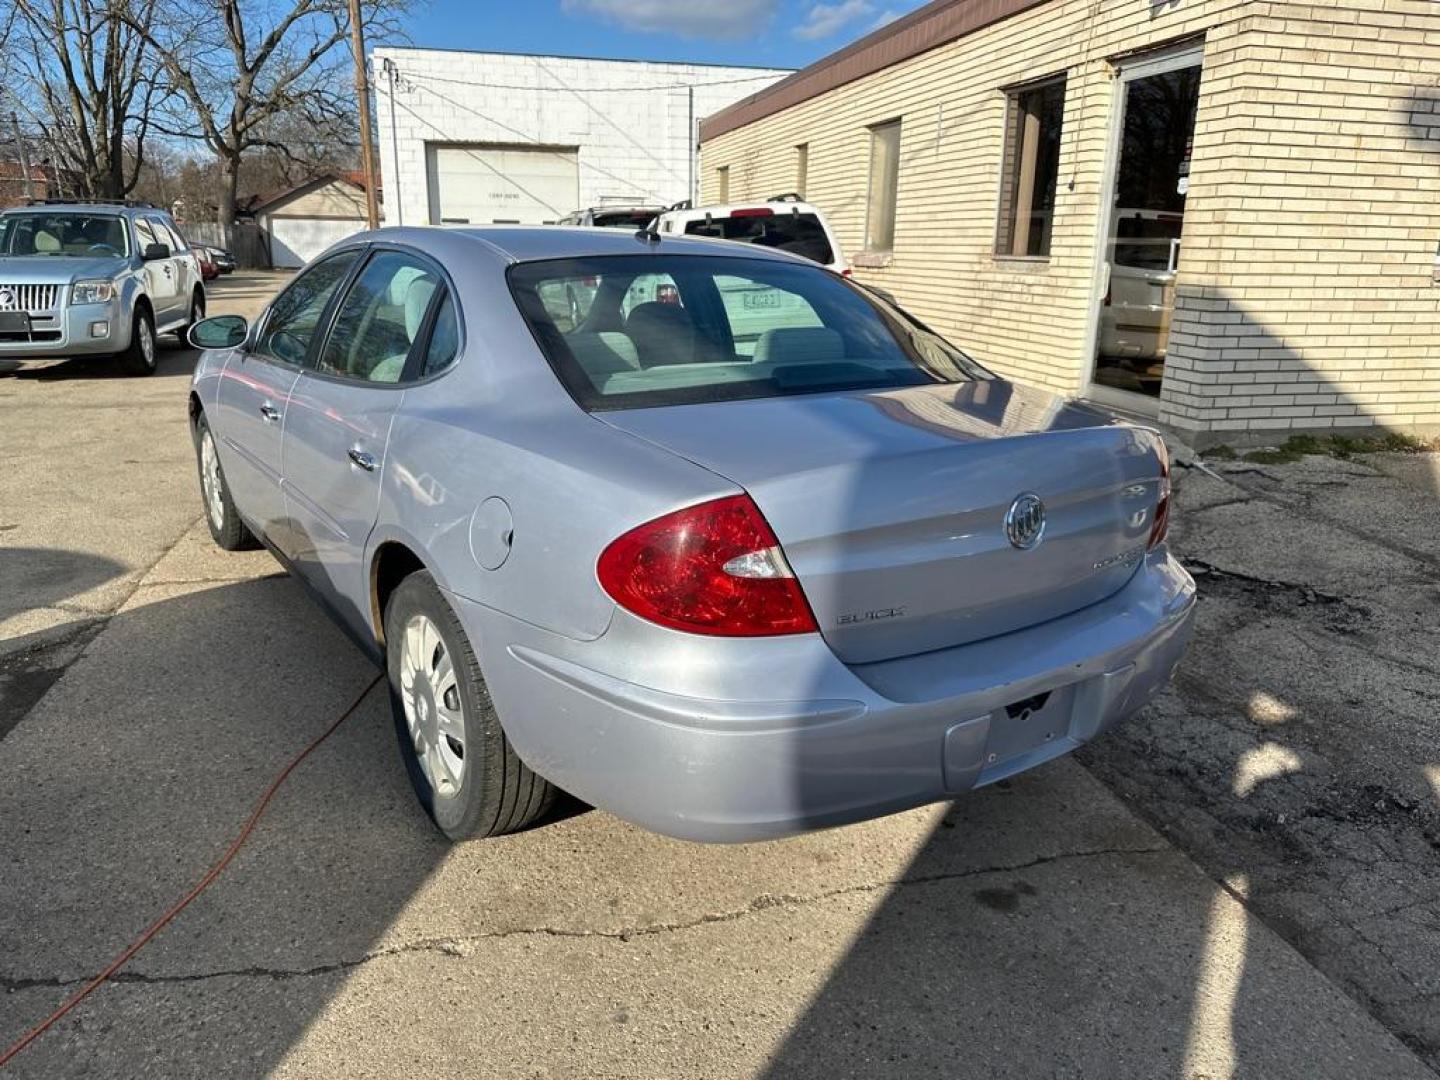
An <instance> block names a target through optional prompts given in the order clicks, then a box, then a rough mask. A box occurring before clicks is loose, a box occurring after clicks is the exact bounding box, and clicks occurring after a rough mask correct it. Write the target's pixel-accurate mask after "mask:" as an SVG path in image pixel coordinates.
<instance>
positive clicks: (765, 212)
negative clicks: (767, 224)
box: [730, 206, 775, 217]
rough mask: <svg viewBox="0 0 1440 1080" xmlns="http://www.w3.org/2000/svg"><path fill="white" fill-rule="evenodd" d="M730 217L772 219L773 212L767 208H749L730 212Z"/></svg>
mask: <svg viewBox="0 0 1440 1080" xmlns="http://www.w3.org/2000/svg"><path fill="white" fill-rule="evenodd" d="M730 216H731V217H774V216H775V211H774V210H771V209H770V208H769V207H768V206H750V207H746V208H745V209H743V210H731V211H730Z"/></svg>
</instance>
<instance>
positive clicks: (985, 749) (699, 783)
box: [452, 551, 1195, 841]
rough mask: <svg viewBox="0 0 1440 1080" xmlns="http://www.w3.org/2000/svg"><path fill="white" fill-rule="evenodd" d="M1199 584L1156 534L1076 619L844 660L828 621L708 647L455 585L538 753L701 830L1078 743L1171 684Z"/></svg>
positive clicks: (654, 812)
mask: <svg viewBox="0 0 1440 1080" xmlns="http://www.w3.org/2000/svg"><path fill="white" fill-rule="evenodd" d="M1194 600H1195V586H1194V582H1193V581H1192V580H1191V579H1190V576H1189V575H1188V574H1187V573H1186V572H1185V571H1184V570H1183V569H1182V568H1181V567H1180V565H1179V564H1178V563H1176V562H1175V561H1174V560H1173V559H1172V558H1170V556H1169V555H1168V553H1166V552H1164V551H1160V552H1154V553H1151V555H1150V556H1148V557H1147V559H1146V562H1145V564H1144V565H1143V566H1142V568H1141V569H1140V570H1139V571H1138V572H1137V573H1136V574H1135V576H1134V577H1133V578H1132V579H1131V581H1130V583H1129V584H1128V585H1127V586H1126V587H1125V588H1124V589H1122V590H1121V591H1120V592H1118V593H1116V594H1115V595H1114V596H1111V597H1110V598H1108V599H1106V600H1104V601H1102V602H1100V603H1098V604H1094V605H1091V606H1090V607H1088V608H1085V609H1083V610H1081V611H1077V612H1074V613H1072V614H1070V615H1067V616H1064V617H1063V618H1059V619H1054V620H1052V621H1050V622H1048V623H1044V624H1041V625H1039V626H1034V627H1029V628H1027V629H1025V630H1021V631H1016V632H1014V633H1011V634H1006V635H1004V636H1001V637H997V638H992V639H989V640H987V641H982V642H976V643H973V644H970V645H965V646H960V647H956V648H953V649H946V650H941V651H938V652H934V653H928V654H923V655H920V656H915V657H907V658H905V659H902V660H896V661H887V662H883V663H876V664H868V665H862V666H854V667H847V666H846V665H844V664H842V663H841V662H840V661H839V660H838V659H836V658H835V656H834V654H833V653H831V652H830V650H829V649H828V648H826V647H825V646H824V643H823V641H821V640H820V639H819V637H818V636H817V635H800V636H797V637H796V638H793V639H787V638H767V639H758V640H750V641H739V642H737V641H735V640H733V639H730V640H714V639H698V638H697V639H693V641H694V642H699V643H700V645H699V647H698V648H694V649H693V650H692V647H691V646H692V640H691V639H689V638H688V636H687V635H675V634H673V633H671V632H668V631H659V630H658V628H655V627H650V626H648V624H643V623H640V622H639V621H638V620H633V619H630V618H629V617H628V616H625V615H624V614H623V613H618V614H617V617H616V621H615V623H614V624H612V626H611V628H610V629H609V630H608V631H607V632H606V633H605V634H604V635H602V636H601V637H600V638H598V639H596V640H595V641H591V642H577V641H571V640H569V639H564V638H558V637H556V636H554V635H549V634H546V633H545V632H543V631H539V630H537V629H536V628H534V627H529V626H527V625H526V624H522V623H519V622H517V621H515V620H511V619H509V618H507V617H505V616H502V615H499V614H498V613H497V612H494V611H493V610H492V609H489V608H485V607H484V606H483V605H480V604H476V603H473V602H471V601H467V600H464V599H461V598H458V597H452V602H454V604H455V606H456V610H457V611H458V612H459V613H460V615H461V619H462V621H463V622H464V623H465V624H466V627H467V630H468V631H469V632H470V634H471V636H472V640H476V641H479V642H480V643H481V648H480V656H481V657H482V663H483V665H484V669H485V674H486V680H487V682H488V683H489V684H490V687H489V688H490V691H491V694H492V696H493V698H494V700H495V703H496V706H497V708H498V710H499V713H500V717H501V719H502V721H503V722H504V724H505V728H506V732H507V734H508V735H509V736H510V739H511V741H512V743H513V745H514V746H515V748H516V750H517V751H518V752H519V753H520V755H521V757H522V758H524V759H525V761H526V762H527V763H528V764H529V765H530V766H531V767H532V768H534V769H535V770H536V771H537V772H539V773H540V774H541V775H543V776H546V777H547V778H549V779H550V780H552V781H554V782H555V783H557V784H559V785H560V786H561V787H563V788H565V789H567V790H569V791H571V792H573V793H574V794H576V795H578V796H580V797H581V798H583V799H585V800H586V801H588V802H590V803H593V804H594V805H596V806H600V807H603V808H605V809H607V810H610V811H613V812H614V813H616V814H618V815H620V816H621V817H624V818H627V819H630V820H632V821H635V822H637V823H639V824H641V825H644V826H646V827H648V828H651V829H654V830H655V831H657V832H662V833H667V834H670V835H673V836H678V837H682V838H686V839H693V840H704V841H743V840H756V839H765V838H770V837H777V836H783V835H786V834H789V833H794V832H798V831H801V830H805V829H811V828H818V827H823V826H831V825H841V824H846V823H849V822H853V821H859V820H863V819H866V818H870V817H876V816H879V815H881V814H886V813H891V812H894V811H898V810H903V809H907V808H910V807H914V806H919V805H922V804H925V803H928V802H934V801H937V800H940V799H944V798H947V797H950V796H953V795H956V794H959V793H962V792H965V791H968V790H970V789H972V788H975V787H979V786H983V785H985V784H989V783H993V782H995V781H997V780H1000V779H1003V778H1005V777H1007V776H1012V775H1014V774H1016V773H1018V772H1022V771H1024V770H1026V769H1030V768H1033V767H1034V766H1036V765H1039V764H1041V763H1042V762H1045V761H1048V760H1050V759H1052V758H1055V757H1059V756H1061V755H1063V754H1066V753H1068V752H1069V751H1071V750H1074V749H1075V748H1076V747H1078V746H1080V745H1082V744H1084V743H1085V742H1088V741H1089V740H1090V739H1093V738H1094V737H1095V736H1096V735H1098V734H1099V733H1100V732H1102V731H1104V730H1105V729H1106V728H1107V727H1109V726H1110V725H1111V724H1113V723H1115V722H1116V721H1118V720H1120V719H1121V718H1123V717H1125V716H1127V715H1129V714H1130V713H1133V712H1134V711H1135V710H1137V709H1139V708H1140V707H1141V706H1143V705H1144V704H1145V703H1146V702H1147V701H1149V700H1150V698H1151V697H1152V696H1153V695H1154V694H1155V692H1156V691H1157V690H1158V689H1160V687H1162V686H1163V685H1164V684H1165V682H1166V681H1167V680H1168V679H1169V677H1170V675H1171V673H1172V671H1173V670H1174V668H1175V666H1176V665H1177V664H1178V663H1179V661H1180V658H1181V656H1182V655H1183V653H1184V650H1185V647H1186V644H1187V643H1188V641H1189V637H1190V633H1191V629H1192V627H1191V623H1192V616H1193V609H1194ZM657 632H658V633H659V634H660V635H663V637H662V638H660V639H658V640H659V641H663V640H664V639H665V638H669V639H676V638H679V639H682V642H681V644H680V645H679V646H678V650H679V651H678V654H677V653H676V652H675V651H674V650H670V651H668V652H667V651H666V650H665V649H664V648H663V646H661V647H659V648H657V638H656V634H657ZM647 638H648V639H649V640H648V642H647ZM647 650H648V652H647ZM727 668H728V669H729V670H726V669H727ZM727 689H728V691H729V692H722V691H726V690H727ZM1027 706H1028V707H1027Z"/></svg>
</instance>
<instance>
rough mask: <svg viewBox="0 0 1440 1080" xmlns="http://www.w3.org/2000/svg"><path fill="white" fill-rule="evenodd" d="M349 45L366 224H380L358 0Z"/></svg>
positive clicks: (353, 0) (352, 12)
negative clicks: (352, 56)
mask: <svg viewBox="0 0 1440 1080" xmlns="http://www.w3.org/2000/svg"><path fill="white" fill-rule="evenodd" d="M350 48H351V51H353V52H354V54H355V90H356V92H357V93H358V94H359V96H360V161H361V164H362V166H363V167H364V169H365V214H366V217H367V218H369V221H370V228H372V229H378V228H379V227H380V200H379V198H378V196H377V192H376V190H375V189H376V187H377V186H378V183H379V179H378V177H376V175H375V147H374V146H372V145H371V143H370V77H369V75H368V74H367V72H366V65H365V31H364V29H363V28H362V27H361V25H360V0H350Z"/></svg>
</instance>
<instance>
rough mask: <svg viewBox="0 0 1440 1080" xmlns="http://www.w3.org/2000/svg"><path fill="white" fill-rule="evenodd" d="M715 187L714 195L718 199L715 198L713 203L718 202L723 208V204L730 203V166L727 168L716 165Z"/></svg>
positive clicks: (726, 166)
mask: <svg viewBox="0 0 1440 1080" xmlns="http://www.w3.org/2000/svg"><path fill="white" fill-rule="evenodd" d="M715 186H716V195H717V196H718V198H717V199H716V200H715V201H716V202H718V203H720V204H721V205H722V206H723V205H724V204H726V203H728V202H729V201H730V166H729V165H717V166H716V167H715Z"/></svg>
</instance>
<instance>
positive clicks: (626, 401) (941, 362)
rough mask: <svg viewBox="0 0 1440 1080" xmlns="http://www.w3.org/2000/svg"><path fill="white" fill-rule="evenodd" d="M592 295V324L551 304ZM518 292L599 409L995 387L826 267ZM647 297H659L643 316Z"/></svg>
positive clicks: (641, 258) (579, 270)
mask: <svg viewBox="0 0 1440 1080" xmlns="http://www.w3.org/2000/svg"><path fill="white" fill-rule="evenodd" d="M582 285H583V287H584V288H586V289H588V290H590V291H591V292H590V297H589V303H588V305H587V307H586V314H585V316H584V317H583V318H582V319H580V320H579V321H578V322H575V323H572V322H571V321H570V320H569V318H568V317H566V316H563V315H562V314H561V313H559V312H557V311H556V310H555V309H554V306H553V305H552V304H551V303H547V302H546V299H545V298H546V297H547V296H550V295H557V294H563V293H564V292H565V290H566V289H567V288H570V287H572V286H575V287H580V286H582ZM510 287H511V291H512V293H513V294H514V296H515V300H516V303H517V304H518V306H519V308H520V311H521V313H522V314H523V315H524V317H525V319H526V321H527V322H528V323H529V324H530V328H531V330H532V331H533V332H534V334H535V338H536V340H537V341H538V342H539V343H540V346H541V349H542V350H543V351H544V352H545V355H546V357H547V359H548V360H549V361H550V364H551V366H552V368H553V369H554V370H555V372H556V374H557V375H558V376H559V377H560V380H561V381H562V382H563V383H564V384H565V386H566V388H567V389H568V390H569V391H570V393H571V395H572V396H573V397H574V398H575V399H576V401H577V402H579V403H580V405H581V406H582V407H584V408H586V409H591V410H601V409H623V408H643V407H651V406H658V405H680V404H692V403H704V402H713V401H726V400H735V399H743V398H762V397H779V396H782V395H786V394H808V393H823V392H838V391H842V390H862V389H863V390H869V389H888V388H893V387H902V386H915V385H922V384H927V383H956V382H965V381H969V380H972V379H983V378H989V374H988V373H987V372H986V371H985V370H984V369H983V368H981V367H979V366H978V365H977V364H975V363H974V362H973V361H972V360H970V359H969V358H968V357H967V356H965V354H964V353H962V352H960V350H958V349H956V348H955V347H954V346H952V345H949V344H948V343H946V342H945V341H944V340H943V339H941V338H940V337H939V336H938V335H936V334H934V333H932V332H931V331H929V330H928V329H926V328H925V327H923V326H921V325H920V324H919V323H916V322H914V321H913V320H912V319H910V318H909V317H908V316H906V315H905V314H904V313H903V312H901V311H899V310H898V309H896V308H893V307H891V306H890V305H889V304H886V303H884V302H882V301H879V300H876V299H872V298H870V297H868V296H867V295H865V294H863V293H862V292H861V291H860V290H859V289H857V288H855V287H854V286H852V285H850V284H848V283H847V282H846V281H845V280H844V279H843V278H841V277H839V276H838V275H836V274H832V273H830V272H829V271H827V270H824V269H822V268H820V267H818V266H806V265H804V264H798V263H797V264H792V263H790V262H788V261H787V262H781V261H779V260H769V259H749V258H728V257H715V256H697V255H669V256H666V255H664V254H663V253H662V254H659V255H619V256H596V257H592V258H578V259H562V260H553V261H546V262H535V263H521V264H519V265H517V266H515V267H513V268H512V269H511V271H510ZM637 288H638V290H639V293H640V294H642V295H647V296H654V298H653V299H644V300H642V302H640V303H634V302H633V295H634V294H635V292H636V290H637ZM672 289H673V293H672V292H671V290H672Z"/></svg>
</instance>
